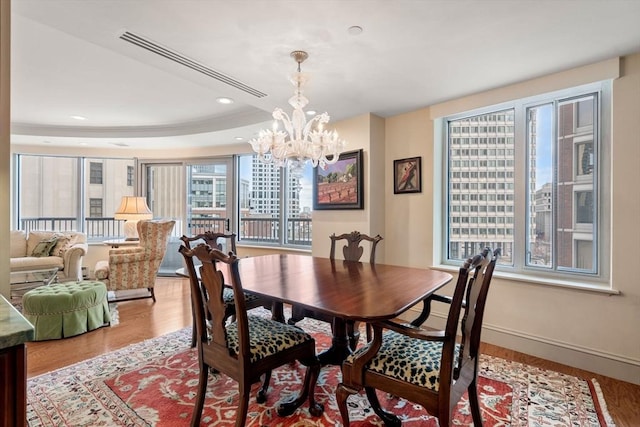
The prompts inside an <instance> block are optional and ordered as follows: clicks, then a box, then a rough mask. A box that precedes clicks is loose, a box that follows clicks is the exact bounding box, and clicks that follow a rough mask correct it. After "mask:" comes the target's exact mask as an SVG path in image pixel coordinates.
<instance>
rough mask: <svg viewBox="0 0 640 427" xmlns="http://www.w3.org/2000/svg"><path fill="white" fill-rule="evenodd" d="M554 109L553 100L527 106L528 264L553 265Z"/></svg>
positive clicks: (549, 266)
mask: <svg viewBox="0 0 640 427" xmlns="http://www.w3.org/2000/svg"><path fill="white" fill-rule="evenodd" d="M553 111H554V106H553V104H552V103H549V104H544V105H539V106H537V107H532V108H528V109H527V147H528V153H527V158H528V163H529V173H528V175H527V177H528V180H529V185H528V187H527V188H528V189H529V195H528V200H529V206H528V210H527V213H528V222H527V229H528V230H529V233H528V244H527V247H528V256H527V257H526V259H527V265H535V266H538V267H541V266H542V267H548V268H551V267H552V266H553V249H554V241H553V235H554V234H553V218H554V208H555V206H554V202H553V201H554V198H553V196H554V194H553V188H554V187H553V159H554V155H553V153H554V148H553Z"/></svg>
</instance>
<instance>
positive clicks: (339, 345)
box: [318, 317, 351, 365]
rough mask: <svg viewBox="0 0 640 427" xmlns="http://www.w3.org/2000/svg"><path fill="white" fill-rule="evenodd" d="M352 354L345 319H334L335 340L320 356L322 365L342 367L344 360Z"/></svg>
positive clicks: (332, 340) (333, 339)
mask: <svg viewBox="0 0 640 427" xmlns="http://www.w3.org/2000/svg"><path fill="white" fill-rule="evenodd" d="M350 354H351V348H350V347H349V338H348V337H347V324H346V322H345V321H344V319H341V318H338V317H334V319H333V338H332V339H331V347H330V348H329V349H327V350H325V351H323V352H322V353H320V354H319V355H318V359H319V360H320V364H321V365H342V362H343V361H344V359H346V358H347V357H348V356H349V355H350Z"/></svg>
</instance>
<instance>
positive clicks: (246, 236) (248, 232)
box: [238, 155, 313, 247]
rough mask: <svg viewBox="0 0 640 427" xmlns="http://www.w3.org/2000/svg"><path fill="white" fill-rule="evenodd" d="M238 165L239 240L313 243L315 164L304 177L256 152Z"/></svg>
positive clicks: (305, 168) (302, 244)
mask: <svg viewBox="0 0 640 427" xmlns="http://www.w3.org/2000/svg"><path fill="white" fill-rule="evenodd" d="M238 165H239V166H238V172H239V173H238V176H239V182H238V195H239V200H238V205H239V207H240V215H239V218H240V224H239V233H238V237H239V241H241V242H243V243H247V242H250V243H257V244H272V245H278V246H282V245H287V246H306V247H309V246H311V206H312V204H311V179H312V175H311V172H312V170H313V169H312V168H311V165H309V164H305V167H304V171H303V175H302V176H301V177H297V176H293V175H292V174H290V173H289V171H288V170H287V169H285V168H281V167H278V166H274V165H272V164H264V163H261V162H260V161H258V158H257V156H252V155H245V156H239V159H238Z"/></svg>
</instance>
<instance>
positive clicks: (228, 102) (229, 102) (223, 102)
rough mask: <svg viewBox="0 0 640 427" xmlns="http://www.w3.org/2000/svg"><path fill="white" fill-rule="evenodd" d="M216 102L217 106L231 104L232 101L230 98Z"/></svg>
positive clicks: (219, 99) (223, 98)
mask: <svg viewBox="0 0 640 427" xmlns="http://www.w3.org/2000/svg"><path fill="white" fill-rule="evenodd" d="M216 101H218V104H233V99H231V98H225V97H221V98H218V99H216Z"/></svg>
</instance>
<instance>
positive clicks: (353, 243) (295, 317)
mask: <svg viewBox="0 0 640 427" xmlns="http://www.w3.org/2000/svg"><path fill="white" fill-rule="evenodd" d="M329 238H330V239H331V250H330V252H329V259H335V258H336V257H335V254H336V243H337V242H339V241H342V240H345V241H346V245H345V246H343V247H342V254H343V256H344V260H345V261H360V258H362V254H363V253H364V247H363V246H361V243H362V242H363V241H368V242H370V243H371V251H370V256H369V263H370V264H374V263H375V260H376V247H377V246H378V243H379V242H380V241H381V240H383V239H382V237H381V236H380V235H379V234H378V235H377V236H375V237H370V236H368V235H366V234H363V233H360V232H359V231H352V232H351V233H344V234H340V235H339V236H336V234H335V233H333V234H332V235H331V236H329ZM305 317H310V318H312V319H316V320H321V321H324V322H329V323H332V321H333V318H332V317H331V316H329V315H327V314H324V313H319V312H316V311H313V310H309V309H304V308H301V307H296V306H293V307H292V309H291V318H290V319H289V320H288V322H289V324H290V325H294V324H296V323H297V322H299V321H300V320H302V319H304V318H305ZM359 325H360V322H352V321H350V322H348V323H347V335H348V337H349V347H351V349H352V350H355V349H356V347H357V345H358V341H359V340H360V332H359V329H360V326H359ZM371 334H372V332H371V328H370V327H369V326H367V341H369V340H370V339H371Z"/></svg>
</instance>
